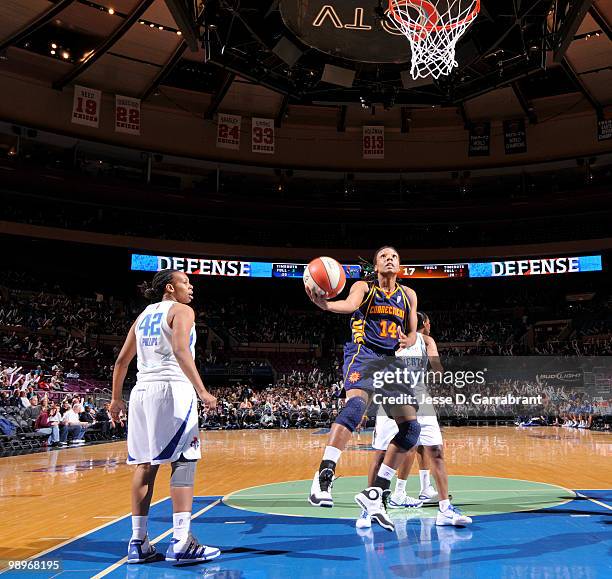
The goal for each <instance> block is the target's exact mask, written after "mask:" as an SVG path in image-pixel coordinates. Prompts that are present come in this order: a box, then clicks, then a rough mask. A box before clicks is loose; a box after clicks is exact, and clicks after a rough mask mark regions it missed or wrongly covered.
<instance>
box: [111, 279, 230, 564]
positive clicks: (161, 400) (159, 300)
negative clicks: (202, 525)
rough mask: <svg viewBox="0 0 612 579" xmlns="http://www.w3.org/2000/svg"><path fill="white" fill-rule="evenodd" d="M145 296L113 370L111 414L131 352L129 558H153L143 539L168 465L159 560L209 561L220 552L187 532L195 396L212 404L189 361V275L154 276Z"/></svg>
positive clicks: (118, 406) (196, 447)
mask: <svg viewBox="0 0 612 579" xmlns="http://www.w3.org/2000/svg"><path fill="white" fill-rule="evenodd" d="M144 295H145V297H146V298H148V299H150V300H152V301H153V302H154V303H152V304H151V305H149V306H148V307H147V308H145V310H144V311H143V312H142V313H141V314H140V315H139V316H138V318H136V321H135V322H134V324H132V327H131V328H130V331H129V332H128V335H127V338H126V340H125V343H124V344H123V348H122V349H121V352H120V353H119V356H118V357H117V361H116V362H115V369H114V372H113V399H112V402H111V407H110V411H111V414H112V415H113V417H114V418H116V417H117V416H118V415H119V413H120V412H121V411H122V410H124V409H125V403H124V402H123V400H122V398H121V393H122V390H123V382H124V380H125V376H126V373H127V370H128V367H129V365H130V362H131V361H132V359H133V358H134V356H137V360H138V374H137V379H136V385H135V386H134V388H133V389H132V392H131V394H130V404H129V413H128V458H127V463H128V464H133V465H136V470H135V472H134V478H133V481H132V538H131V540H130V543H129V545H128V563H146V562H147V561H153V560H155V559H156V558H158V555H157V553H156V551H155V547H154V546H153V545H151V544H150V543H149V540H148V537H147V522H148V514H149V507H150V505H151V497H152V496H153V486H154V484H155V476H156V475H157V471H158V469H159V465H160V464H166V463H169V464H170V465H171V467H172V474H171V477H170V496H171V497H172V510H173V531H174V534H173V538H172V541H171V542H170V545H169V547H168V550H167V551H166V560H167V561H171V562H173V563H175V564H182V563H197V562H201V561H208V560H209V559H214V558H215V557H217V556H218V555H219V553H220V551H219V549H217V548H214V547H207V546H206V545H201V544H200V543H199V542H198V541H197V539H196V538H195V537H194V536H193V535H192V534H191V532H190V523H191V510H192V504H193V486H194V479H195V465H196V461H197V460H198V459H199V458H200V457H201V453H200V433H199V430H198V407H197V405H198V400H197V397H196V392H197V395H198V396H199V397H200V399H201V400H202V402H204V404H206V405H207V406H209V407H211V408H214V407H215V406H216V404H217V400H216V398H215V397H214V396H212V394H210V393H209V392H208V391H207V390H206V388H205V387H204V384H203V382H202V379H201V378H200V375H199V373H198V370H197V368H196V365H195V361H194V358H195V341H196V332H195V323H194V320H195V316H194V313H193V310H192V309H191V307H190V306H189V305H187V304H189V303H190V302H191V300H192V299H193V287H192V285H191V284H190V283H189V278H188V277H187V276H186V275H185V274H184V273H183V272H180V271H176V270H168V269H166V270H162V271H159V272H157V273H156V274H155V276H154V277H153V281H152V283H151V286H150V287H148V286H145V291H144Z"/></svg>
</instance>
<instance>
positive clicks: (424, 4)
mask: <svg viewBox="0 0 612 579" xmlns="http://www.w3.org/2000/svg"><path fill="white" fill-rule="evenodd" d="M479 11H480V0H389V11H388V14H389V17H390V19H391V21H392V22H393V24H395V26H396V27H397V28H398V30H400V31H401V32H402V34H404V36H406V38H408V41H409V42H410V47H411V48H412V66H411V69H410V74H411V75H412V78H413V79H415V80H416V79H418V78H425V77H427V76H432V77H433V78H438V77H440V76H446V75H448V74H450V72H451V71H452V70H453V68H454V67H455V66H457V61H456V60H455V46H456V44H457V41H458V40H459V38H461V35H462V34H463V33H464V32H465V31H466V29H467V28H468V27H469V26H470V24H471V23H472V22H474V20H475V18H476V16H478V13H479Z"/></svg>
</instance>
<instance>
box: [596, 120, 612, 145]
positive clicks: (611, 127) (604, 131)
mask: <svg viewBox="0 0 612 579" xmlns="http://www.w3.org/2000/svg"><path fill="white" fill-rule="evenodd" d="M610 139H612V119H600V120H598V121H597V140H598V141H609V140H610Z"/></svg>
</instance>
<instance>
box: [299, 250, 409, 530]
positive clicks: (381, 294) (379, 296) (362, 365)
mask: <svg viewBox="0 0 612 579" xmlns="http://www.w3.org/2000/svg"><path fill="white" fill-rule="evenodd" d="M399 268H400V257H399V254H398V252H397V251H396V250H395V248H393V247H390V246H384V247H382V248H380V249H379V250H377V251H376V253H375V254H374V279H373V280H372V281H371V282H366V281H358V282H356V283H355V284H354V285H353V286H352V287H351V291H350V293H349V296H348V297H347V298H346V299H345V300H339V301H335V302H328V301H326V300H325V299H324V298H322V297H320V296H318V295H316V294H315V293H314V292H313V291H312V290H310V289H309V288H308V287H307V288H306V292H307V293H308V296H309V297H310V299H311V300H312V301H313V302H314V303H315V304H316V305H317V306H319V307H320V308H321V309H322V310H325V311H330V312H334V313H338V314H352V317H351V331H352V340H351V341H350V342H348V343H347V344H346V345H345V347H344V366H343V374H344V389H345V390H346V399H347V401H346V405H345V407H344V408H343V409H342V411H341V412H340V414H339V415H338V418H337V419H336V421H335V422H334V424H333V425H332V428H331V431H330V433H329V438H328V441H327V446H326V448H325V452H324V454H323V460H322V461H321V464H320V465H319V470H318V471H317V472H316V473H315V476H314V478H313V481H312V487H311V490H310V496H309V498H308V500H309V502H310V504H311V505H314V506H317V507H332V506H333V499H332V495H331V490H332V486H333V480H334V474H335V469H336V464H337V463H338V460H339V459H340V455H341V453H342V451H343V450H344V449H345V447H346V445H347V443H348V441H349V440H350V438H351V435H352V433H353V431H354V430H355V428H356V427H357V425H358V424H359V423H360V422H361V419H362V416H363V415H364V413H365V411H366V409H367V408H368V406H369V404H370V401H371V399H372V396H373V394H374V380H373V368H374V367H379V366H381V365H384V364H385V363H387V362H389V360H391V359H393V360H395V352H396V350H397V349H398V348H408V347H410V346H412V345H413V344H414V343H415V341H416V339H417V334H416V329H417V296H416V293H415V292H414V291H413V290H412V289H410V288H406V287H403V286H401V285H399V284H398V283H397V274H398V273H399ZM392 414H393V417H394V419H395V421H396V423H397V427H398V433H397V435H396V436H395V437H394V438H393V440H392V441H391V443H390V444H389V447H388V449H387V451H386V453H385V457H384V460H383V462H382V464H381V466H380V468H379V470H378V473H377V476H376V478H375V481H374V484H373V486H371V487H368V488H366V489H364V490H363V491H362V492H361V493H359V494H358V495H356V497H355V500H356V501H357V503H358V504H359V505H360V506H361V507H362V508H363V509H364V510H366V511H367V513H368V515H369V516H370V517H371V519H372V520H374V521H376V522H377V523H379V524H380V525H381V526H382V527H383V528H385V529H387V530H389V531H392V530H393V528H394V526H393V522H392V521H391V519H390V518H389V516H388V515H387V511H386V505H385V501H386V497H387V495H388V494H389V487H390V484H391V479H392V478H393V476H394V474H395V472H396V469H397V468H399V466H400V465H401V464H402V462H403V460H404V455H405V453H406V452H408V451H409V450H410V449H411V448H412V447H414V446H415V445H416V443H417V440H418V438H419V432H420V426H419V424H418V422H417V420H416V410H415V408H414V406H411V405H403V406H395V407H394V408H393V412H392ZM383 498H384V500H383Z"/></svg>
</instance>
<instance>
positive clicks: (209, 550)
mask: <svg viewBox="0 0 612 579" xmlns="http://www.w3.org/2000/svg"><path fill="white" fill-rule="evenodd" d="M220 554H221V551H220V550H219V549H218V548H217V547H209V546H208V545H201V544H200V543H199V541H198V540H197V539H196V538H195V537H194V536H193V535H192V534H191V533H189V535H188V537H187V540H186V541H182V542H179V540H178V539H172V540H171V541H170V545H168V549H167V551H166V561H171V562H172V563H174V564H175V565H182V564H185V563H202V562H203V561H210V560H211V559H215V558H216V557H218V556H219V555H220Z"/></svg>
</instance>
